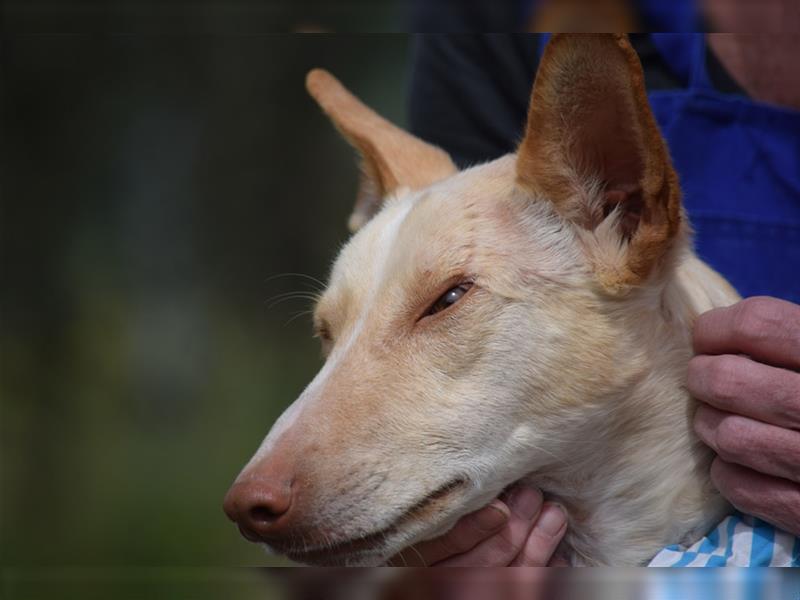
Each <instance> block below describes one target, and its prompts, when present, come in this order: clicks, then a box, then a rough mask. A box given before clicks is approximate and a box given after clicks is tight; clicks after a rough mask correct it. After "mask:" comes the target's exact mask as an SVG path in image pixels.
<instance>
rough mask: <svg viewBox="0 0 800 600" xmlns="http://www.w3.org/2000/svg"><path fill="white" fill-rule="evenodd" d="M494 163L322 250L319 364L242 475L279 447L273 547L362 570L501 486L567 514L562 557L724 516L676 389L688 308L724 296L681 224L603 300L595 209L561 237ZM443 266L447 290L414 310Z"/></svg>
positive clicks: (609, 257) (398, 201)
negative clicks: (323, 349) (458, 294)
mask: <svg viewBox="0 0 800 600" xmlns="http://www.w3.org/2000/svg"><path fill="white" fill-rule="evenodd" d="M514 169H515V157H514V156H513V155H512V156H507V157H504V158H501V159H498V160H497V161H494V162H491V163H488V164H485V165H481V166H477V167H474V168H472V169H469V170H467V171H463V172H461V173H459V174H457V175H455V176H453V177H450V178H448V179H446V180H444V181H442V182H440V183H436V184H434V185H432V186H430V187H428V188H426V189H424V190H421V191H417V192H411V191H408V190H400V191H399V192H397V193H396V194H395V195H394V196H393V197H391V198H390V199H389V200H388V201H387V202H386V204H385V206H384V208H383V209H382V211H381V212H379V213H378V214H377V216H375V217H374V218H373V219H372V220H371V221H370V222H369V223H367V225H366V226H365V227H364V228H363V229H361V230H360V231H359V232H358V233H357V234H356V235H354V236H353V238H352V239H351V240H350V242H349V243H348V244H347V245H346V246H345V247H344V249H343V250H342V251H341V253H340V255H339V258H338V259H337V261H336V263H335V265H334V267H333V270H332V273H331V277H330V282H329V286H328V288H327V290H326V291H325V293H324V295H323V297H322V299H321V301H320V302H319V305H318V307H317V312H316V319H317V322H318V324H323V323H324V327H325V328H327V329H329V331H330V334H331V336H332V341H331V342H329V343H328V345H329V347H330V354H329V356H328V357H327V362H326V364H325V367H324V368H323V369H322V371H321V372H320V373H319V375H318V376H317V378H315V380H314V381H313V382H312V383H311V384H310V385H309V387H308V388H307V389H306V391H305V392H304V393H303V394H302V395H301V396H300V398H299V399H298V400H297V401H296V403H295V404H294V405H293V406H292V407H291V408H290V409H289V410H288V411H287V414H286V415H284V417H282V418H281V419H280V420H279V422H278V423H277V424H276V426H275V428H274V429H273V431H272V432H271V433H270V435H269V436H268V437H267V439H266V440H265V442H264V444H263V446H262V448H261V450H260V451H259V453H257V455H256V456H255V457H254V460H253V461H251V466H250V468H254V467H253V465H257V464H258V463H260V462H263V461H268V460H271V458H272V457H274V456H275V455H277V454H281V453H283V454H284V455H285V454H286V453H290V454H291V456H292V460H293V461H294V463H293V464H294V465H295V470H296V471H297V472H298V473H301V474H302V477H303V478H304V482H305V484H304V487H300V488H298V490H297V493H298V494H302V497H301V498H298V499H297V502H298V506H297V508H296V509H295V510H298V511H300V513H299V514H297V515H295V517H294V518H296V519H299V520H300V521H301V522H302V523H301V524H300V525H298V529H297V534H296V535H297V537H298V539H301V540H302V544H300V545H298V546H297V547H296V548H295V550H296V551H294V552H290V553H289V554H290V556H293V557H294V558H296V559H298V560H309V561H310V562H314V563H320V562H321V563H327V562H333V563H337V564H358V565H377V564H380V563H382V562H383V561H385V560H386V559H387V558H388V557H390V556H391V555H393V554H395V553H396V552H398V551H399V550H401V549H402V548H404V547H407V546H409V545H411V544H413V543H416V542H418V541H420V540H424V539H427V538H431V537H434V536H436V535H439V534H442V533H443V532H445V531H446V530H447V529H448V528H449V527H451V526H452V525H453V524H454V523H455V521H456V520H457V519H458V518H459V517H460V516H463V515H464V514H467V513H468V512H471V511H473V510H476V509H477V508H479V507H481V506H483V505H485V504H486V503H487V502H489V501H490V500H491V499H492V498H493V497H495V496H497V495H498V494H499V493H500V492H501V491H502V490H503V489H504V488H505V487H506V486H508V485H510V484H511V483H513V482H515V481H517V480H519V479H528V480H530V481H531V482H533V483H534V484H536V485H539V486H541V487H542V488H543V490H544V491H545V495H546V496H547V497H549V498H551V499H554V500H556V501H558V502H561V503H562V504H563V505H564V506H565V507H566V508H567V511H568V514H569V528H568V533H567V535H566V538H565V540H564V542H563V544H562V549H561V551H562V553H563V554H564V555H566V556H568V557H569V558H570V560H571V561H572V563H573V564H587V565H595V564H607V565H638V564H643V563H645V562H647V560H648V559H649V558H650V557H652V556H653V555H654V554H655V553H656V552H657V551H658V550H659V549H660V548H662V547H664V546H666V545H668V544H672V543H677V542H691V541H693V540H694V539H696V538H698V537H699V536H700V535H701V534H704V533H705V532H707V531H708V530H709V529H710V528H711V527H712V526H713V525H714V524H715V523H716V522H717V521H718V520H720V519H721V517H722V516H723V515H724V514H725V512H726V510H727V508H728V507H727V505H726V503H725V502H724V501H723V500H722V499H721V498H720V496H719V495H718V494H717V492H715V491H714V489H713V488H712V487H711V484H710V481H709V474H708V473H709V463H710V460H711V451H710V450H709V449H708V448H706V447H705V446H704V445H702V444H701V443H700V442H699V441H698V439H697V438H696V437H695V435H694V434H693V432H692V427H691V418H692V414H693V411H694V403H693V401H692V399H691V398H690V397H689V395H688V393H687V392H686V389H685V387H684V384H685V377H686V366H687V362H688V360H689V358H690V356H691V341H690V328H691V325H692V322H693V320H694V318H695V317H696V316H697V315H698V314H699V313H701V312H703V311H705V310H708V309H709V308H712V307H714V306H722V305H726V304H730V303H733V302H735V301H736V299H737V296H736V293H735V292H734V291H733V289H732V288H731V287H730V286H729V285H728V284H727V283H726V282H725V281H724V280H723V279H722V278H721V277H720V276H719V275H717V274H716V273H714V272H713V271H712V270H711V269H710V268H709V267H707V266H706V265H704V264H703V263H702V262H701V261H699V260H698V259H697V258H696V257H695V255H694V254H693V252H692V250H691V246H690V243H689V239H688V232H687V231H682V232H681V233H680V235H679V236H678V239H677V240H676V241H675V243H674V244H673V246H672V248H671V250H670V254H669V257H668V260H667V261H666V262H665V264H664V265H662V267H661V268H660V269H659V270H657V271H656V272H654V274H653V275H652V276H651V277H650V280H649V281H648V282H647V283H646V285H642V286H640V287H637V288H635V289H632V290H631V291H630V292H629V293H628V294H626V295H623V296H622V297H613V296H609V295H608V294H607V293H606V292H605V291H604V290H603V289H602V287H601V286H599V285H598V284H597V281H596V276H595V274H594V269H595V263H596V261H597V260H600V258H598V257H603V258H602V260H604V261H607V262H613V261H614V260H616V259H620V260H621V258H620V257H621V256H623V255H624V253H625V244H624V242H620V240H619V238H618V237H616V236H615V235H613V229H614V221H615V219H616V214H615V213H612V214H611V215H610V216H609V217H608V219H607V222H605V223H603V224H601V226H599V227H598V228H596V229H595V231H594V232H593V233H588V232H586V231H585V230H581V229H579V228H577V227H575V226H573V225H572V224H571V223H569V222H567V221H565V220H564V219H563V218H562V217H560V216H559V215H558V214H557V213H556V212H555V211H554V210H553V208H552V206H551V203H550V202H548V201H547V199H545V198H536V197H532V196H531V195H530V194H529V193H528V192H526V191H524V190H522V189H520V188H519V187H518V186H517V185H516V184H515V176H514ZM615 257H616V258H615ZM464 278H469V279H472V280H474V282H475V285H474V288H473V290H471V291H470V293H469V294H468V295H467V296H465V297H464V298H463V299H462V300H461V301H460V302H459V303H457V304H456V305H454V306H453V307H451V308H450V309H448V310H447V311H445V312H444V313H441V314H439V315H436V316H435V317H433V318H429V320H428V321H426V320H424V319H423V320H421V321H417V318H418V313H419V312H420V311H424V309H425V308H426V307H427V306H428V305H429V304H430V303H431V302H433V300H435V299H436V297H437V295H438V294H441V293H443V292H444V291H445V290H444V289H442V282H446V281H453V282H456V281H458V280H460V279H464ZM445 287H446V286H445ZM454 479H462V480H465V481H466V482H467V484H466V485H464V486H462V487H459V488H457V489H454V490H453V491H452V492H450V493H448V494H445V496H444V498H443V499H440V500H437V501H435V502H434V504H433V508H432V509H431V507H427V508H425V507H423V508H424V510H422V511H421V512H420V513H419V514H417V513H413V514H412V518H409V517H408V515H407V511H408V510H409V508H411V507H412V506H414V505H415V504H416V503H418V502H420V501H421V500H422V499H423V498H425V497H426V495H427V494H430V493H431V492H432V491H433V490H435V489H437V488H439V487H440V486H442V485H443V484H445V483H447V482H448V481H452V480H454ZM398 519H399V520H400V523H401V524H400V525H399V526H396V527H394V528H393V524H395V523H397V522H398ZM386 528H389V529H388V530H387V531H385V534H384V535H383V536H381V539H380V543H377V544H376V545H375V547H374V548H370V549H367V550H359V551H356V552H352V553H347V554H345V555H340V554H337V553H336V552H335V550H331V554H330V557H326V555H325V554H324V549H325V547H326V546H327V545H328V544H331V545H333V546H334V547H335V545H336V544H337V543H338V542H340V541H344V540H351V539H358V538H360V537H362V536H368V535H370V534H372V533H374V532H376V531H379V530H384V529H386ZM305 550H310V551H312V552H313V554H311V555H308V554H305V553H304V551H305ZM320 553H322V554H320ZM311 556H313V558H310V557H311Z"/></svg>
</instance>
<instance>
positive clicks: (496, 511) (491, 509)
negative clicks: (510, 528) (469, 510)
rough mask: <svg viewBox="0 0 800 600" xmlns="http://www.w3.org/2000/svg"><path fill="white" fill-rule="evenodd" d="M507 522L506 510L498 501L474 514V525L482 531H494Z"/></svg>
mask: <svg viewBox="0 0 800 600" xmlns="http://www.w3.org/2000/svg"><path fill="white" fill-rule="evenodd" d="M506 521H508V509H507V508H506V507H505V506H503V503H502V502H500V501H499V500H493V501H492V503H491V504H489V505H488V506H487V507H486V508H484V509H482V510H479V511H478V512H476V513H475V525H476V526H477V527H478V529H480V530H482V531H494V530H495V529H497V528H498V527H500V526H501V525H503V524H505V522H506Z"/></svg>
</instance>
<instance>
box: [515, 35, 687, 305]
mask: <svg viewBox="0 0 800 600" xmlns="http://www.w3.org/2000/svg"><path fill="white" fill-rule="evenodd" d="M517 180H518V182H519V183H520V184H521V185H522V187H524V188H525V189H527V190H530V191H532V192H534V193H535V194H536V195H538V196H540V197H542V198H545V199H547V200H549V201H550V202H551V203H552V204H553V205H554V207H555V209H556V210H557V211H558V212H559V213H560V214H561V215H562V216H563V217H564V218H565V219H567V220H568V221H570V222H572V223H573V224H574V225H576V226H577V227H578V230H579V232H580V233H581V235H582V238H583V239H586V240H590V241H591V244H590V246H591V250H590V254H591V258H592V262H593V263H594V267H595V271H596V273H597V275H598V279H599V281H600V283H601V284H602V286H603V287H604V288H605V289H606V290H607V291H608V292H610V293H612V294H620V293H624V292H625V291H626V290H628V289H630V288H631V287H633V286H637V285H641V284H642V283H644V282H645V281H646V280H647V278H648V277H649V276H650V274H651V273H653V272H655V271H656V270H657V269H658V266H659V265H660V264H661V263H663V262H664V259H665V257H666V256H667V255H668V251H669V249H670V248H671V246H672V243H673V240H674V239H676V237H677V236H678V233H679V232H680V231H681V228H682V222H683V212H682V207H681V198H680V188H679V185H678V178H677V175H676V174H675V171H674V169H673V168H672V162H671V161H670V157H669V153H668V151H667V147H666V143H665V142H664V139H663V138H662V137H661V133H660V131H659V129H658V126H657V125H656V121H655V118H654V117H653V114H652V112H651V110H650V105H649V103H648V100H647V93H646V90H645V85H644V74H643V73H642V67H641V64H640V63H639V58H638V57H637V55H636V52H635V51H634V49H633V48H632V47H631V45H630V43H629V41H628V39H627V37H626V36H624V35H615V34H560V35H555V36H553V38H552V39H551V41H550V43H549V44H548V46H547V48H546V49H545V52H544V55H543V57H542V60H541V63H540V66H539V71H538V73H537V75H536V83H535V84H534V87H533V94H532V96H531V104H530V110H529V113H528V122H527V126H526V132H525V138H524V139H523V141H522V143H521V144H520V147H519V151H518V154H517Z"/></svg>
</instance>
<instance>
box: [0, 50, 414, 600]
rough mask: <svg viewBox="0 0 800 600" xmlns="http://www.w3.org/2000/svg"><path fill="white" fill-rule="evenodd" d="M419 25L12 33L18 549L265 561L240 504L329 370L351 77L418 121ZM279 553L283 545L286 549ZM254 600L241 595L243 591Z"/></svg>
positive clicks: (4, 348) (350, 177)
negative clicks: (341, 106) (415, 45)
mask: <svg viewBox="0 0 800 600" xmlns="http://www.w3.org/2000/svg"><path fill="white" fill-rule="evenodd" d="M408 51H409V48H408V39H407V38H406V37H405V36H388V37H387V36H379V37H375V36H336V37H334V36H327V35H307V36H291V35H258V36H202V35H197V36H188V35H187V36H181V35H173V36H168V35H164V36H108V35H106V36H85V35H84V36H65V35H47V36H23V35H9V36H5V37H4V38H3V39H2V46H1V47H0V57H2V58H1V59H0V60H2V71H0V73H2V82H1V83H2V107H1V109H0V110H2V113H1V124H2V155H3V156H2V158H3V160H2V169H3V172H2V207H1V209H0V210H1V211H2V212H0V227H2V230H0V250H1V251H2V252H1V254H0V260H1V261H2V262H1V263H0V277H1V278H2V279H1V280H0V281H1V283H0V294H1V296H0V302H1V303H2V304H1V306H0V310H1V311H2V312H1V315H2V322H1V324H0V370H1V371H0V375H2V378H1V379H0V401H1V402H2V407H1V409H2V412H1V413H0V435H1V436H2V437H1V439H2V455H1V459H2V464H1V466H2V471H1V472H0V494H1V499H2V504H1V505H0V518H1V520H0V527H1V528H2V529H0V539H2V544H1V545H0V563H1V564H5V565H11V566H16V567H32V566H42V565H61V566H69V565H94V566H113V565H137V566H147V565H176V566H180V565H187V566H200V565H247V564H252V565H257V564H268V563H271V562H274V561H278V559H274V558H269V557H266V556H265V555H264V553H263V552H262V551H261V550H260V549H259V548H258V547H256V546H255V545H253V544H249V543H247V542H245V541H244V540H243V539H242V538H240V536H239V534H238V532H237V530H236V528H235V527H234V526H233V525H232V524H231V523H230V522H228V520H227V519H226V517H225V516H224V515H223V513H222V510H221V502H222V497H223V495H224V493H225V491H226V489H227V487H228V485H229V484H230V482H231V481H232V480H233V478H234V477H235V476H236V474H237V473H238V471H239V469H240V468H241V467H242V466H243V465H244V463H245V462H246V460H248V459H249V457H250V456H251V454H252V452H253V451H254V450H255V449H256V447H257V446H258V444H259V443H260V441H261V439H262V438H263V437H264V436H265V435H266V433H267V431H268V429H269V427H270V425H271V423H272V422H273V421H274V420H275V418H276V417H277V416H278V415H279V414H280V413H281V411H282V410H283V409H284V408H285V407H286V406H287V405H288V404H289V402H291V401H292V400H293V399H294V398H295V397H296V396H297V394H298V393H299V392H300V391H301V390H302V389H303V387H304V386H305V384H306V383H307V382H308V381H309V380H310V379H311V377H312V376H313V374H314V372H315V371H316V370H317V369H318V368H319V366H320V360H319V350H318V348H317V344H316V342H315V341H314V340H312V339H311V337H310V326H309V319H308V317H307V316H304V315H301V316H300V317H299V318H296V319H294V320H291V321H290V319H291V318H292V316H293V315H294V314H295V313H296V312H297V311H301V310H304V309H308V308H309V304H308V302H307V301H304V300H288V301H285V302H280V303H276V304H274V305H273V304H271V302H270V299H271V298H273V297H276V296H277V295H279V294H282V293H285V292H288V291H308V290H310V289H313V288H314V287H315V286H316V285H317V284H316V283H315V282H313V281H312V280H311V279H307V278H305V277H301V276H289V275H287V276H280V275H281V274H287V273H302V274H306V275H309V276H310V277H313V278H317V279H321V280H324V279H325V277H326V274H327V270H328V267H329V264H330V261H331V260H332V258H333V257H334V256H335V253H336V250H337V248H338V247H339V245H340V244H341V243H342V242H343V241H344V240H345V239H346V237H347V233H346V229H345V222H346V218H347V215H348V211H349V208H350V206H351V204H352V200H353V198H354V193H355V187H356V175H357V172H356V169H355V167H354V160H353V155H352V152H351V151H350V150H349V149H348V148H347V146H346V145H345V144H344V143H343V142H342V141H340V139H339V137H338V135H337V134H336V133H335V131H334V130H333V128H332V127H331V126H330V125H329V123H328V122H327V120H326V119H325V118H324V117H323V116H322V114H321V112H320V111H319V109H318V108H317V107H316V105H315V104H314V103H313V102H312V101H311V100H310V99H309V98H308V97H307V95H306V93H305V90H304V87H303V81H304V76H305V73H306V72H307V71H308V69H310V68H311V67H315V66H323V67H326V68H328V69H329V70H331V71H332V72H334V73H335V74H337V75H338V76H339V77H340V78H341V79H342V80H343V81H344V82H345V84H346V85H348V86H349V87H350V88H351V89H353V90H354V91H355V92H356V93H358V94H359V95H360V96H361V97H362V98H363V99H364V100H365V101H366V102H367V103H369V104H371V105H372V106H375V107H376V108H378V109H379V110H380V111H381V112H383V113H384V114H386V115H387V116H388V117H390V118H392V119H393V120H395V121H398V122H402V120H403V118H402V117H403V115H404V112H405V107H404V104H405V101H404V99H405V86H406V65H407V61H408ZM278 562H279V561H278ZM232 597H235V596H232Z"/></svg>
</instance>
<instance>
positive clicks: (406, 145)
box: [306, 69, 458, 233]
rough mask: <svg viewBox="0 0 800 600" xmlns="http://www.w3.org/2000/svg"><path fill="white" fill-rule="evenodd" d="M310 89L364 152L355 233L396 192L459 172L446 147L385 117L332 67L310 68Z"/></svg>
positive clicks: (352, 220) (353, 219)
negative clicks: (426, 140)
mask: <svg viewBox="0 0 800 600" xmlns="http://www.w3.org/2000/svg"><path fill="white" fill-rule="evenodd" d="M306 89H308V93H309V94H311V96H312V97H313V98H314V100H316V101H317V103H318V104H319V105H320V106H321V107H322V110H323V111H325V114H327V115H328V117H330V119H331V121H333V124H334V125H335V126H336V128H337V129H338V130H339V131H340V132H341V133H342V135H343V136H344V137H345V139H347V141H348V142H350V144H351V145H352V146H354V147H355V148H356V149H357V150H358V151H359V153H360V154H361V182H360V184H359V190H358V195H357V196H356V204H355V206H354V208H353V213H352V214H351V215H350V219H349V221H348V227H349V228H350V231H351V232H353V233H355V232H356V231H357V230H358V229H360V228H361V227H362V226H363V225H364V224H365V223H366V222H367V221H369V220H370V219H371V218H372V216H373V215H374V214H375V213H376V212H378V210H380V208H381V205H382V204H383V199H384V198H385V197H386V196H387V195H388V194H391V193H392V192H394V191H395V190H397V189H399V188H403V187H405V188H409V189H421V188H424V187H427V186H429V185H431V184H432V183H435V182H436V181H439V180H441V179H445V178H446V177H449V176H450V175H452V174H454V173H456V172H457V171H458V169H457V168H456V166H455V165H454V164H453V161H452V160H451V159H450V156H449V155H448V154H447V153H446V152H445V151H444V150H442V149H441V148H437V147H436V146H432V145H431V144H428V143H426V142H423V141H422V140H421V139H419V138H418V137H415V136H413V135H411V134H410V133H408V132H407V131H404V130H403V129H400V128H399V127H397V126H396V125H394V124H392V123H390V122H389V121H387V120H386V119H384V118H383V117H381V116H380V115H379V114H378V113H376V112H375V111H373V110H372V109H371V108H369V107H368V106H366V105H365V104H364V103H362V102H361V101H360V100H359V99H358V98H356V97H355V96H354V95H353V94H351V93H350V92H349V91H347V89H345V87H344V86H343V85H342V84H341V83H340V82H339V81H338V80H337V79H336V78H335V77H334V76H333V75H331V74H330V73H328V72H327V71H324V70H322V69H313V70H312V71H310V72H309V73H308V75H307V76H306Z"/></svg>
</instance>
